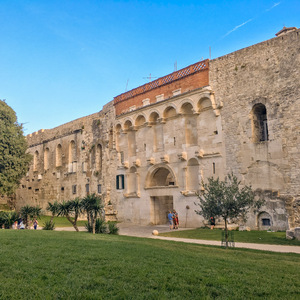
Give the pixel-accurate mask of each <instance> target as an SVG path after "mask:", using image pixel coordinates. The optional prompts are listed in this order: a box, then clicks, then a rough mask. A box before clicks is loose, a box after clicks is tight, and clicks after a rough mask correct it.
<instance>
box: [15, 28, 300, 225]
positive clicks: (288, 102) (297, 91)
mask: <svg viewBox="0 0 300 300" xmlns="http://www.w3.org/2000/svg"><path fill="white" fill-rule="evenodd" d="M205 62H206V63H208V61H205ZM198 65H199V64H195V65H192V66H190V67H191V68H194V67H195V66H198ZM299 66H300V37H299V30H293V31H291V32H289V33H286V34H284V35H280V36H278V37H277V38H274V39H271V40H268V41H265V42H262V43H259V44H257V45H253V46H251V47H248V48H245V49H242V50H239V51H236V52H234V53H231V54H228V55H225V56H223V57H219V58H216V59H213V60H211V61H209V66H207V67H206V69H205V70H196V69H195V70H196V71H195V70H194V69H193V70H194V71H195V73H193V74H194V75H193V76H190V75H189V73H188V72H189V71H187V69H188V68H185V69H183V70H179V71H177V72H176V76H177V77H178V76H179V77H180V76H181V77H180V78H177V79H176V80H174V76H175V75H174V74H173V75H172V74H170V75H168V76H165V77H163V78H161V79H160V80H159V82H160V83H163V84H161V85H160V86H159V87H155V83H152V84H149V85H147V88H148V89H144V86H143V87H140V88H138V89H137V90H138V91H139V94H138V95H137V94H134V93H135V92H134V91H129V92H127V93H126V95H120V96H118V97H116V99H115V100H118V101H115V103H113V102H109V103H108V104H107V105H105V106H104V107H103V110H101V111H100V112H98V113H95V114H92V115H90V116H86V117H83V118H80V119H77V120H74V121H72V122H69V123H67V124H63V125H61V126H59V127H56V128H53V129H49V130H40V131H38V132H36V133H33V134H31V135H29V136H27V140H28V143H29V150H28V151H29V152H30V153H32V154H33V155H34V157H35V159H34V161H33V164H32V166H31V167H30V170H29V172H28V174H27V175H26V177H25V178H24V179H23V180H22V183H21V186H20V188H19V190H18V191H17V207H18V208H19V207H21V206H22V205H24V204H27V203H30V204H33V205H37V204H38V205H40V206H41V207H42V208H44V209H45V207H46V206H47V202H48V201H50V202H53V201H55V200H57V201H62V200H69V199H73V198H75V197H83V196H85V195H86V194H87V193H88V192H89V193H94V192H95V193H99V194H101V195H102V197H103V199H104V201H105V203H106V217H107V219H109V220H112V219H118V220H119V221H129V222H133V223H137V224H142V225H146V224H166V223H167V218H166V216H167V212H168V211H169V210H173V209H176V211H177V212H178V214H179V222H180V226H181V227H193V226H195V227H200V226H202V225H203V224H205V220H203V218H201V217H200V216H199V215H197V214H196V213H195V209H196V208H197V206H196V205H195V202H197V196H196V194H197V193H198V192H199V191H201V190H202V180H203V181H205V180H207V178H208V177H210V176H214V177H220V179H224V177H225V176H226V174H227V173H229V172H233V173H234V174H235V175H237V176H238V178H239V179H240V180H241V182H242V184H247V185H252V187H253V189H254V190H255V191H256V197H260V198H263V199H265V200H266V203H265V205H264V207H263V208H262V209H261V211H260V212H259V213H257V212H255V211H251V212H250V213H249V220H248V222H247V223H246V225H245V226H246V227H249V228H251V229H260V230H269V229H270V230H286V229H288V228H293V227H296V226H299V225H300V205H299V203H300V200H299V197H300V187H299V178H300V150H299V136H300V118H299V115H300V105H299V104H300V85H299V82H300V70H299ZM194 71H193V72H194ZM200 73H201V74H200ZM172 76H173V77H172ZM197 78H198V79H199V80H198V79H197ZM168 80H170V82H168ZM149 87H150V88H149ZM131 94H132V96H131ZM123 96H124V97H125V96H126V97H127V98H126V99H125V100H124V101H123V100H122V99H123V98H122V97H123ZM120 99H121V100H120ZM116 107H117V108H118V113H116ZM87 188H88V189H89V190H87Z"/></svg>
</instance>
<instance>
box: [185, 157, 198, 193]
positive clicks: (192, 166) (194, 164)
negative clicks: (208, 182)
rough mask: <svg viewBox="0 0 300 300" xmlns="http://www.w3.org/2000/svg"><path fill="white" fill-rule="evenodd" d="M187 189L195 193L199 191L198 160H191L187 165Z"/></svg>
mask: <svg viewBox="0 0 300 300" xmlns="http://www.w3.org/2000/svg"><path fill="white" fill-rule="evenodd" d="M186 189H187V191H193V192H196V191H198V190H199V163H198V160H197V159H196V158H191V159H190V160H189V161H188V163H187V172H186Z"/></svg>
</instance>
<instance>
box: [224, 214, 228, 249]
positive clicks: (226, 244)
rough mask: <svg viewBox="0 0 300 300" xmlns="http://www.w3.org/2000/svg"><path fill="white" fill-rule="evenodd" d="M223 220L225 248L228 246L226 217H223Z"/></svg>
mask: <svg viewBox="0 0 300 300" xmlns="http://www.w3.org/2000/svg"><path fill="white" fill-rule="evenodd" d="M224 221H225V248H226V249H227V248H228V228H227V219H226V218H224Z"/></svg>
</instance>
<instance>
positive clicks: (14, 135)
mask: <svg viewBox="0 0 300 300" xmlns="http://www.w3.org/2000/svg"><path fill="white" fill-rule="evenodd" d="M26 150H27V143H26V140H25V137H24V135H23V129H22V125H21V124H18V122H17V117H16V113H15V112H14V110H13V109H12V108H11V107H10V106H8V105H7V104H6V103H5V102H4V101H2V100H0V194H1V195H8V196H9V195H12V194H13V193H14V192H15V190H16V189H17V187H18V185H19V183H20V180H21V178H22V177H23V176H24V175H25V174H26V172H27V170H28V165H29V162H30V160H31V158H32V156H31V155H30V154H28V153H26Z"/></svg>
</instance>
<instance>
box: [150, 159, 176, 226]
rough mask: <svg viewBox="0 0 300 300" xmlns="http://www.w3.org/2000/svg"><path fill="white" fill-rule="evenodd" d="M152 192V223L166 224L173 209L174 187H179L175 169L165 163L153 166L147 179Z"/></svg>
mask: <svg viewBox="0 0 300 300" xmlns="http://www.w3.org/2000/svg"><path fill="white" fill-rule="evenodd" d="M146 188H147V189H148V190H149V194H150V223H151V224H153V225H164V224H167V222H168V212H169V211H170V210H171V211H172V210H173V193H174V190H173V188H177V185H176V178H175V175H174V172H173V170H172V169H171V168H170V167H168V166H166V165H164V164H160V165H156V166H153V168H152V170H150V171H149V173H148V177H147V179H146Z"/></svg>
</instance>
